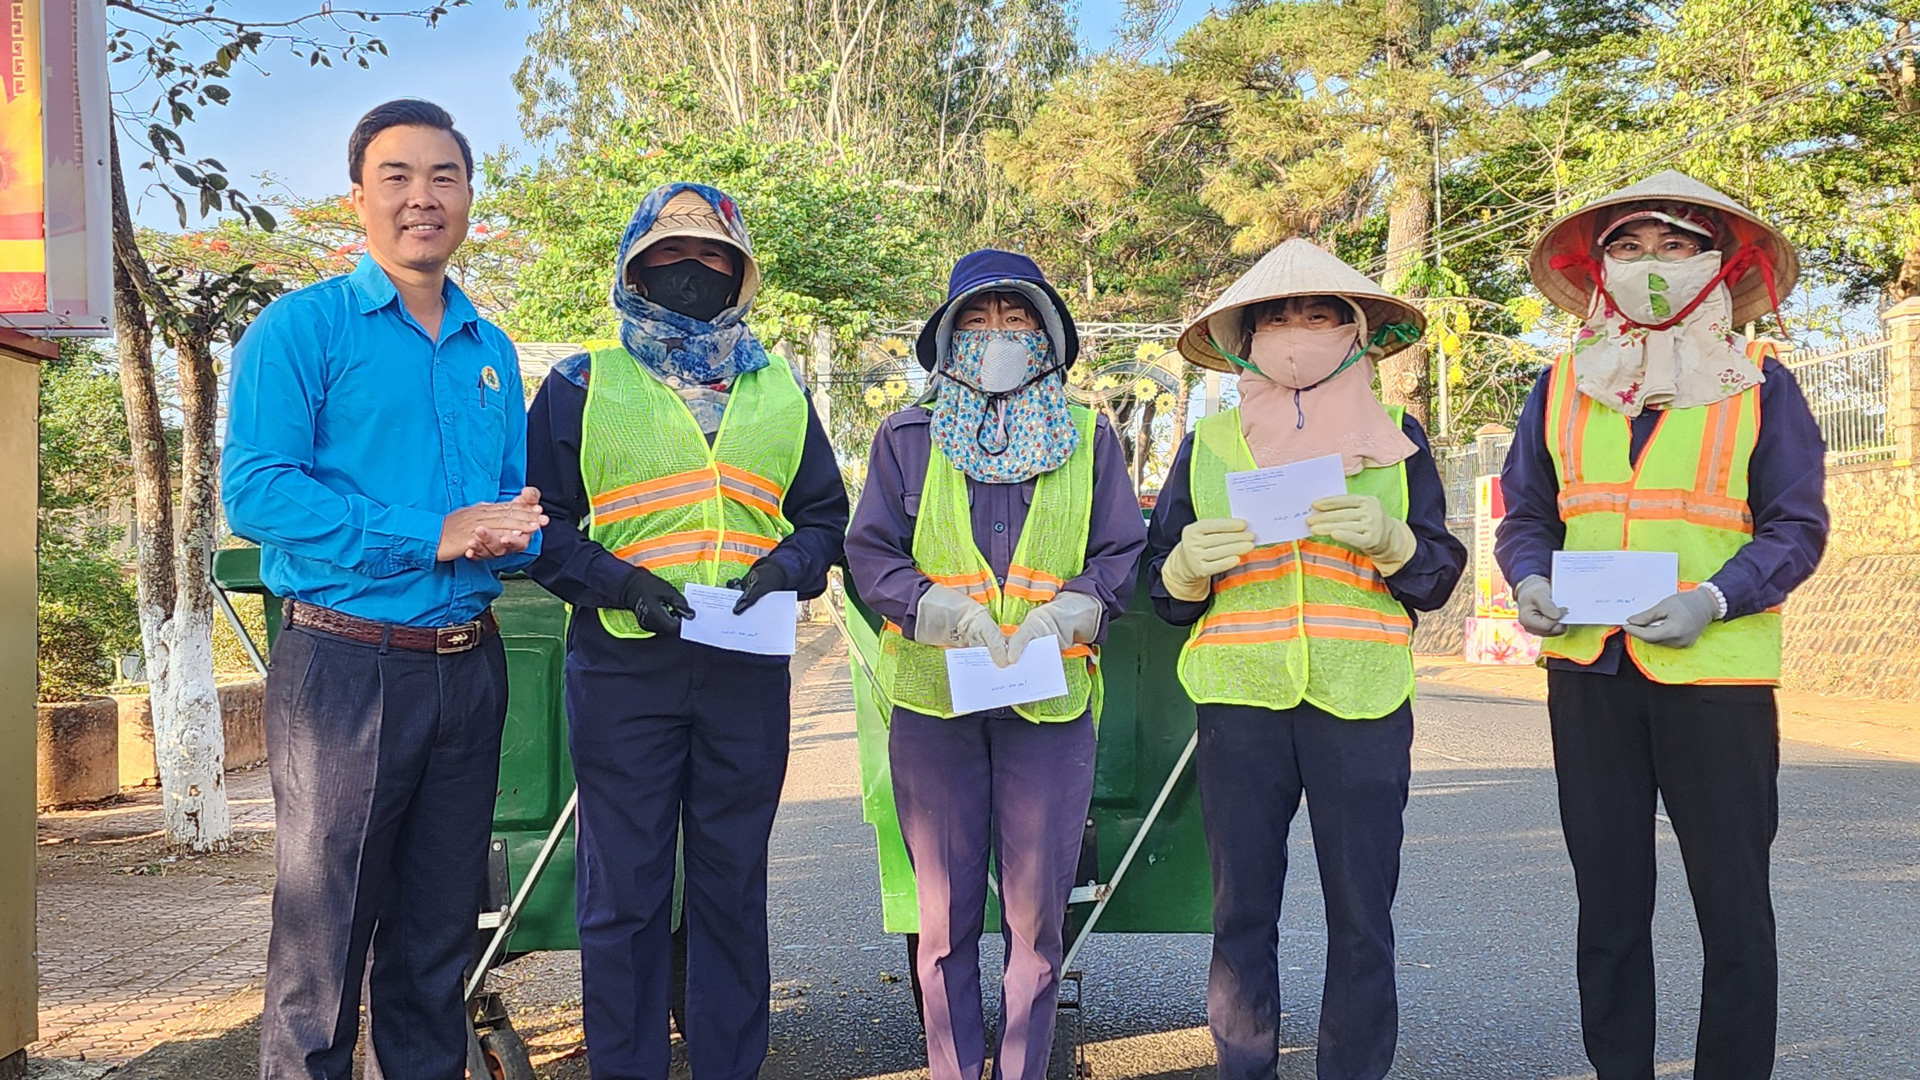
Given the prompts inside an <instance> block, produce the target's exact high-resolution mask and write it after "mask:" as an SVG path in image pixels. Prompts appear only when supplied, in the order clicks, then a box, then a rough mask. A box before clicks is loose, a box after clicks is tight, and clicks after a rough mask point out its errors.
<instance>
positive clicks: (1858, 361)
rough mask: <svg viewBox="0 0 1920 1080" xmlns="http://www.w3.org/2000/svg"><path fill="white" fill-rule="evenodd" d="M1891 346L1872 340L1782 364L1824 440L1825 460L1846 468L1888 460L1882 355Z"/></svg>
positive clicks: (1889, 446)
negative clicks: (1809, 407)
mask: <svg viewBox="0 0 1920 1080" xmlns="http://www.w3.org/2000/svg"><path fill="white" fill-rule="evenodd" d="M1890 351H1891V343H1889V342H1886V341H1876V342H1873V343H1871V344H1867V345H1855V346H1852V347H1851V348H1845V349H1840V350H1837V351H1835V352H1829V353H1821V354H1818V355H1813V356H1801V355H1792V356H1789V357H1787V358H1786V365H1787V367H1788V368H1789V369H1791V370H1792V371H1793V375H1794V378H1795V379H1797V380H1799V383H1800V389H1801V391H1802V392H1803V393H1805V394H1806V396H1807V404H1808V405H1810V406H1812V408H1813V417H1814V419H1815V420H1817V421H1819V423H1820V434H1821V435H1822V436H1824V437H1825V438H1826V442H1827V461H1828V463H1829V464H1833V465H1850V464H1853V463H1854V462H1859V461H1882V460H1885V459H1888V458H1891V457H1893V452H1894V435H1893V426H1892V425H1891V424H1889V423H1888V422H1887V421H1888V417H1887V409H1888V394H1889V390H1890V385H1889V381H1888V378H1887V354H1888V353H1889V352H1890Z"/></svg>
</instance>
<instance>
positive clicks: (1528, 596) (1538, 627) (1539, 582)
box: [1513, 574, 1567, 637]
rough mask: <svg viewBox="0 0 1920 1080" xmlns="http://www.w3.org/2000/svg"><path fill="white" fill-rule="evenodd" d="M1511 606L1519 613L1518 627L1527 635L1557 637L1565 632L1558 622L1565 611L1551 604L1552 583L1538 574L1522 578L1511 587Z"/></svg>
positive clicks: (1564, 614) (1565, 615)
mask: <svg viewBox="0 0 1920 1080" xmlns="http://www.w3.org/2000/svg"><path fill="white" fill-rule="evenodd" d="M1513 606H1514V607H1515V608H1517V609H1518V610H1519V612H1520V626H1521V628H1522V629H1524V630H1526V631H1527V633H1529V634H1538V635H1539V636H1541V637H1558V636H1559V635H1561V634H1564V633H1566V632H1567V628H1566V627H1565V626H1562V625H1561V624H1560V620H1561V619H1564V618H1566V617H1567V609H1566V608H1563V607H1561V606H1560V605H1558V604H1556V603H1554V602H1553V583H1552V582H1550V581H1548V580H1547V579H1546V578H1543V577H1541V576H1540V575H1539V574H1532V575H1529V576H1527V577H1526V578H1523V579H1522V580H1521V582H1520V584H1518V585H1515V586H1514V587H1513Z"/></svg>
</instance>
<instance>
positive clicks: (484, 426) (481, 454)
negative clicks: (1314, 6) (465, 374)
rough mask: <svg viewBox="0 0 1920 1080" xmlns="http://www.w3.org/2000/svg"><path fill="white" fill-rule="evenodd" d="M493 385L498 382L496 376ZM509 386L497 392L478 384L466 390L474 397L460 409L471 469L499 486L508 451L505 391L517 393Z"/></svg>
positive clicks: (461, 433)
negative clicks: (471, 458)
mask: <svg viewBox="0 0 1920 1080" xmlns="http://www.w3.org/2000/svg"><path fill="white" fill-rule="evenodd" d="M494 381H496V382H498V381H499V379H498V377H497V376H496V377H495V380H494ZM518 389H519V388H518V387H508V388H505V389H504V390H496V389H493V388H491V387H489V386H487V385H486V384H485V383H484V382H481V383H478V384H477V385H476V386H475V387H474V389H472V390H470V391H468V392H469V393H470V394H472V395H473V396H472V397H470V398H469V399H468V404H467V407H466V408H464V409H462V410H460V416H461V417H462V419H463V420H464V423H462V424H461V427H462V429H463V430H462V431H461V432H460V441H461V443H462V444H463V445H464V446H465V447H466V448H467V452H468V453H470V454H472V455H473V467H474V469H475V470H476V473H477V476H476V479H484V480H485V481H487V482H488V483H492V484H496V485H497V484H498V481H499V479H500V473H501V471H502V466H503V465H504V464H505V461H504V458H505V455H506V450H507V422H508V421H507V400H506V397H505V391H506V390H518Z"/></svg>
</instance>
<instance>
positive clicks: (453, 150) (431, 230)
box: [353, 125, 473, 273]
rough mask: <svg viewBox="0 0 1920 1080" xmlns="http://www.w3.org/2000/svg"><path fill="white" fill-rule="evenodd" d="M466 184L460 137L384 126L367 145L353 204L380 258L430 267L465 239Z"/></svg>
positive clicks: (438, 266) (469, 199)
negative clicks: (454, 137) (458, 138)
mask: <svg viewBox="0 0 1920 1080" xmlns="http://www.w3.org/2000/svg"><path fill="white" fill-rule="evenodd" d="M472 206H473V184H472V183H471V182H470V180H469V178H468V176H467V167H466V163H465V162H464V160H463V159H462V158H461V154H460V144H459V143H457V142H455V141H454V139H453V136H452V135H451V134H450V133H448V132H445V131H442V130H440V129H439V128H431V127H416V126H412V125H408V126H404V127H390V128H388V129H386V130H385V131H382V132H381V133H380V134H378V135H376V136H374V137H373V141H372V142H370V143H368V144H367V156H366V160H365V162H364V163H363V164H362V166H361V169H360V182H359V183H356V184H354V185H353V209H354V212H355V213H356V214H358V215H359V216H360V224H361V226H362V227H363V228H365V229H366V230H367V250H368V251H370V252H372V253H373V256H374V258H375V259H377V260H379V261H380V262H381V263H383V264H386V265H393V266H403V267H406V268H408V269H410V270H419V271H425V272H429V273H432V272H438V271H440V270H443V269H445V267H446V265H447V260H449V259H451V258H453V253H454V251H455V250H457V249H458V248H459V247H460V244H461V242H462V241H464V240H465V239H466V238H467V211H468V210H470V209H471V208H472Z"/></svg>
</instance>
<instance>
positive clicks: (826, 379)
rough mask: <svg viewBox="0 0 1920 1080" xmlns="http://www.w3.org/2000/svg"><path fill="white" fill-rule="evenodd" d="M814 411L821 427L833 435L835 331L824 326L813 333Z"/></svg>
mask: <svg viewBox="0 0 1920 1080" xmlns="http://www.w3.org/2000/svg"><path fill="white" fill-rule="evenodd" d="M812 386H813V411H814V412H816V413H819V414H820V426H821V427H822V428H824V429H825V430H826V431H827V433H828V434H832V433H833V394H832V389H833V331H832V330H829V329H828V328H826V327H824V326H822V327H820V328H819V329H817V330H815V331H814V332H813V379H812Z"/></svg>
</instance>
